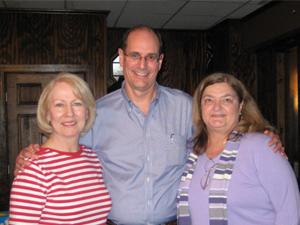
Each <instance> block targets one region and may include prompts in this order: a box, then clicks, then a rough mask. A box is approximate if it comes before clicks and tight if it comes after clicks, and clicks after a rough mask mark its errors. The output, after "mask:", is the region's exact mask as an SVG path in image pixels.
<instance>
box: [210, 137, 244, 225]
mask: <svg viewBox="0 0 300 225" xmlns="http://www.w3.org/2000/svg"><path fill="white" fill-rule="evenodd" d="M242 137H243V135H238V136H237V134H236V133H235V132H234V133H232V134H231V136H230V139H229V140H228V142H227V144H226V147H225V149H224V150H223V153H222V155H221V157H220V159H219V162H218V164H217V167H216V170H215V173H214V175H213V178H212V181H211V185H210V191H209V217H210V225H227V224H228V220H227V193H228V187H229V183H230V180H231V175H232V171H233V168H234V162H235V159H236V156H237V153H238V149H239V146H240V140H241V138H242Z"/></svg>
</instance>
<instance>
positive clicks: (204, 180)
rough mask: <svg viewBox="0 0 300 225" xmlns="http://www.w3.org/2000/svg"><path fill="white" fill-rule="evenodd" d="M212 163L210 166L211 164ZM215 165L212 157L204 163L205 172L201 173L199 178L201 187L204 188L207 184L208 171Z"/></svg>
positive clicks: (208, 180) (208, 178)
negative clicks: (201, 175)
mask: <svg viewBox="0 0 300 225" xmlns="http://www.w3.org/2000/svg"><path fill="white" fill-rule="evenodd" d="M211 165H212V166H211ZM216 165H217V163H215V161H214V160H213V159H209V160H208V161H207V162H206V163H205V167H204V168H205V174H204V175H203V177H202V178H201V180H200V185H201V187H202V189H203V190H205V188H206V187H207V186H208V185H209V183H210V176H209V175H210V172H211V171H212V170H213V168H214V167H215V166H216Z"/></svg>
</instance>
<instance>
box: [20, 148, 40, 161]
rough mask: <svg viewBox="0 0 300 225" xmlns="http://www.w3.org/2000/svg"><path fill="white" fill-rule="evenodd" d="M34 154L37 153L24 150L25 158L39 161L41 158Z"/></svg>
mask: <svg viewBox="0 0 300 225" xmlns="http://www.w3.org/2000/svg"><path fill="white" fill-rule="evenodd" d="M23 151H24V152H23ZM34 153H35V151H34V152H30V151H26V150H22V156H23V157H24V158H29V159H39V156H38V155H37V154H34ZM24 162H25V160H24Z"/></svg>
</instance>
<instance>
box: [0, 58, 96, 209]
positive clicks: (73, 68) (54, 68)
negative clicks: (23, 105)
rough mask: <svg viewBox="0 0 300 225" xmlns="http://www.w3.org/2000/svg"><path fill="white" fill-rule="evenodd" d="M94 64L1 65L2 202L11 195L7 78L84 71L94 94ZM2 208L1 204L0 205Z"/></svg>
mask: <svg viewBox="0 0 300 225" xmlns="http://www.w3.org/2000/svg"><path fill="white" fill-rule="evenodd" d="M92 71H93V70H92V66H88V65H62V64H59V65H58V64H47V65H38V64H32V65H0V140H1V141H0V182H1V185H0V196H1V195H2V196H3V198H4V199H2V197H1V198H0V202H3V203H4V204H7V206H8V203H9V195H10V188H11V183H12V181H10V174H9V152H8V151H9V150H8V135H7V132H8V120H7V119H8V118H7V117H8V115H7V102H6V101H7V98H6V92H7V87H6V78H7V76H8V75H9V74H10V73H16V72H20V73H60V72H68V73H75V74H76V73H83V74H85V80H86V82H87V83H88V84H89V86H90V88H91V91H92V93H93V94H94V91H95V85H94V83H95V82H94V80H95V77H94V74H93V73H92ZM0 208H1V206H0Z"/></svg>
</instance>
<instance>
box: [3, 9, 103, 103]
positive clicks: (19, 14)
mask: <svg viewBox="0 0 300 225" xmlns="http://www.w3.org/2000/svg"><path fill="white" fill-rule="evenodd" d="M0 29H1V33H0V64H6V65H7V64H10V65H12V64H15V65H18V64H79V65H90V66H92V68H93V73H94V74H95V81H94V84H95V85H94V87H92V89H93V90H95V93H94V94H95V97H96V98H99V97H101V96H103V95H104V94H106V76H104V74H106V12H99V13H95V12H93V13H89V12H71V11H68V12H36V11H0Z"/></svg>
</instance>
